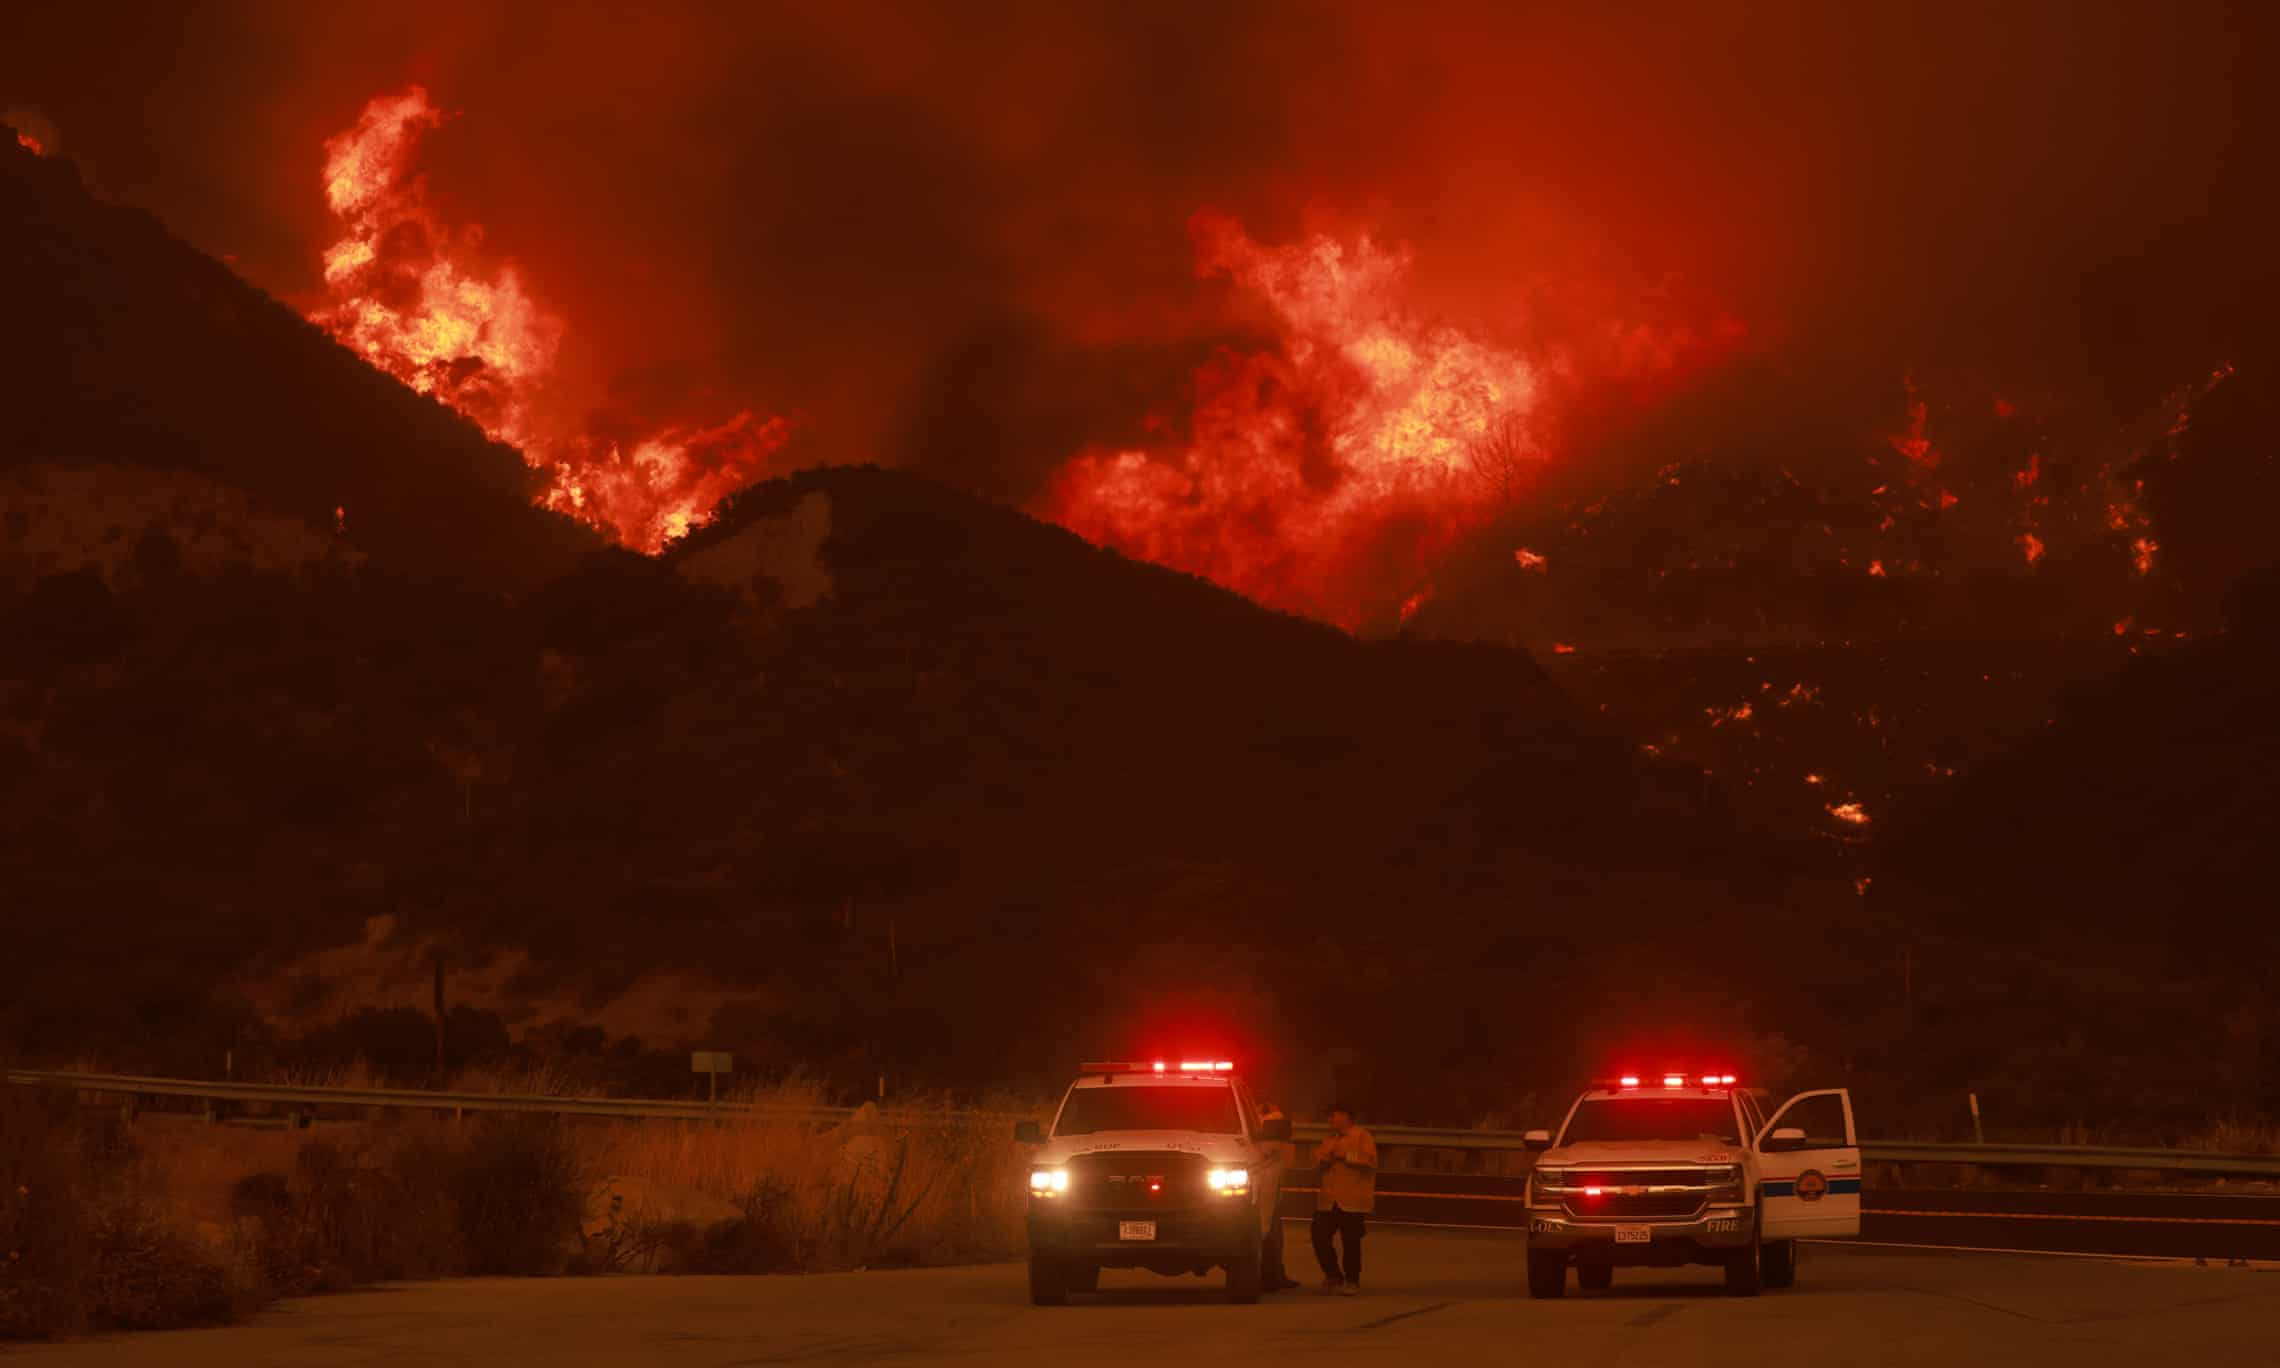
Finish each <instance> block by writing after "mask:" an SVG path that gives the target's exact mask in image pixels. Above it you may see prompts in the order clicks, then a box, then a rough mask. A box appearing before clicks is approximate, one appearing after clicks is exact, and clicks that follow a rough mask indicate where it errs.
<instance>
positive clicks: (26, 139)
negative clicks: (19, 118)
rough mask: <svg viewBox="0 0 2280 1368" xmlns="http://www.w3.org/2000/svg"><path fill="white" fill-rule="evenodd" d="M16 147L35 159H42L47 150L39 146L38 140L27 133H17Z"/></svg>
mask: <svg viewBox="0 0 2280 1368" xmlns="http://www.w3.org/2000/svg"><path fill="white" fill-rule="evenodd" d="M16 146H18V147H21V148H23V149H24V150H25V151H26V152H29V153H31V154H32V155H33V156H35V157H44V156H46V155H47V149H46V148H45V147H42V146H41V145H40V140H39V139H38V138H35V137H33V136H32V135H31V134H29V133H25V132H22V131H19V132H18V133H17V134H16Z"/></svg>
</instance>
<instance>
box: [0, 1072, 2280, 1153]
mask: <svg viewBox="0 0 2280 1368" xmlns="http://www.w3.org/2000/svg"><path fill="white" fill-rule="evenodd" d="M0 1077H5V1079H6V1080H7V1081H8V1082H9V1083H12V1084H16V1085H18V1086H22V1087H44V1088H71V1089H76V1090H78V1091H80V1092H92V1093H104V1094H112V1095H119V1096H126V1097H186V1098H191V1099H194V1100H199V1101H205V1102H261V1103H268V1104H271V1105H273V1106H282V1107H284V1108H287V1109H288V1110H290V1109H294V1108H303V1109H313V1108H316V1107H372V1108H383V1109H392V1110H405V1111H442V1112H451V1113H454V1114H455V1115H456V1114H464V1113H467V1112H508V1113H516V1112H519V1113H526V1114H536V1115H545V1116H587V1117H612V1118H617V1119H620V1120H664V1121H718V1120H721V1119H723V1118H727V1117H752V1118H764V1119H768V1120H781V1121H786V1122H790V1123H794V1124H813V1125H838V1124H842V1123H844V1122H847V1121H850V1120H853V1119H854V1118H855V1117H856V1116H857V1115H858V1114H859V1113H860V1109H858V1108H855V1107H778V1106H768V1105H765V1104H761V1105H755V1104H751V1103H741V1102H675V1101H660V1100H653V1099H647V1098H630V1097H543V1096H530V1095H521V1094H514V1093H470V1092H427V1091H420V1090H416V1089H402V1088H319V1087H301V1086H296V1085H292V1084H281V1083H235V1082H212V1081H203V1080H197V1079H186V1078H144V1077H137V1076H133V1075H126V1074H86V1073H62V1072H50V1071H44V1070H33V1069H10V1070H7V1071H6V1073H5V1074H4V1075H0ZM893 1115H895V1116H896V1117H899V1118H908V1117H913V1116H918V1117H926V1118H935V1119H940V1120H944V1121H960V1122H971V1123H973V1124H977V1125H990V1124H1007V1125H1010V1124H1011V1123H1013V1122H1015V1121H1020V1120H1034V1119H1037V1118H1035V1117H1031V1116H1026V1115H1024V1114H1022V1113H1016V1112H978V1111H920V1112H912V1111H908V1110H903V1109H900V1108H897V1109H895V1111H894V1112H893ZM1291 1130H1292V1134H1293V1136H1294V1137H1295V1138H1297V1139H1301V1140H1318V1139H1321V1138H1322V1137H1323V1136H1326V1135H1328V1134H1329V1133H1330V1130H1329V1127H1327V1126H1324V1125H1320V1124H1318V1123H1311V1122H1308V1123H1300V1124H1298V1125H1295V1126H1293V1127H1292V1128H1291ZM1369 1130H1370V1134H1371V1135H1373V1136H1375V1137H1376V1139H1377V1142H1378V1144H1379V1145H1380V1146H1391V1147H1402V1148H1411V1147H1413V1148H1422V1149H1443V1150H1506V1151H1509V1150H1518V1149H1525V1148H1526V1142H1525V1140H1524V1134H1525V1133H1524V1132H1521V1131H1511V1130H1441V1129H1435V1128H1432V1127H1428V1126H1379V1125H1373V1126H1371V1127H1370V1128H1369ZM1861 1158H1862V1159H1864V1160H1866V1161H1867V1162H1870V1163H1896V1164H1978V1165H1986V1166H2005V1165H2009V1166H2016V1167H2021V1168H2089V1169H2153V1170H2159V1171H2162V1172H2167V1173H2202V1174H2240V1175H2257V1176H2263V1177H2270V1178H2280V1155H2270V1154H2211V1153H2203V1152H2201V1151H2197V1150H2179V1149H2163V1148H2157V1147H2114V1146H2087V1145H2022V1144H1969V1143H1952V1142H1946V1141H1928V1140H1869V1141H1864V1142H1862V1144H1861Z"/></svg>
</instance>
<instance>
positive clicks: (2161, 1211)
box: [1283, 1170, 2280, 1363]
mask: <svg viewBox="0 0 2280 1368" xmlns="http://www.w3.org/2000/svg"><path fill="white" fill-rule="evenodd" d="M1525 1190H1526V1181H1525V1180H1524V1179H1522V1178H1518V1177H1497V1176H1488V1175H1482V1174H1456V1173H1407V1172H1402V1171H1399V1170H1388V1171H1387V1172H1386V1174H1385V1175H1384V1178H1383V1179H1382V1181H1381V1183H1380V1186H1379V1189H1378V1215H1379V1217H1380V1218H1381V1219H1382V1220H1385V1221H1406V1222H1415V1223H1419V1224H1425V1225H1434V1226H1469V1227H1477V1228H1484V1229H1508V1230H1525V1229H1526V1228H1527V1212H1526V1210H1525V1207H1524V1204H1523V1201H1522V1194H1523V1193H1524V1192H1525ZM1862 1202H1863V1205H1864V1208H1865V1209H1864V1210H1863V1212H1862V1215H1861V1237H1862V1238H1863V1239H1865V1240H1872V1241H1882V1242H1888V1243H1893V1244H1921V1245H1944V1246H1949V1247H1958V1248H1966V1249H2033V1250H2051V1251H2069V1252H2075V1253H2097V1254H2138V1255H2150V1256H2159V1257H2168V1258H2187V1259H2210V1260H2215V1261H2218V1262H2222V1261H2224V1260H2227V1259H2259V1260H2262V1259H2273V1260H2280V1195H2274V1194H2272V1193H2269V1192H2265V1193H2241V1192H2216V1191H2200V1192H2159V1191H2124V1190H2117V1189H2110V1188H2106V1189H2099V1188H2091V1189H2075V1190H2072V1191H2061V1190H2054V1189H2010V1190H2005V1189H1987V1188H1936V1189H1934V1188H1915V1189H1899V1188H1892V1187H1886V1186H1880V1185H1878V1184H1876V1183H1875V1181H1874V1180H1873V1178H1872V1179H1871V1182H1870V1185H1869V1188H1868V1190H1867V1191H1866V1192H1865V1193H1864V1194H1862ZM1313 1203H1314V1197H1313V1189H1312V1188H1310V1187H1304V1186H1300V1185H1296V1184H1294V1185H1292V1186H1289V1187H1286V1188H1285V1189H1284V1191H1283V1214H1284V1215H1286V1216H1298V1215H1300V1214H1301V1213H1304V1212H1306V1211H1309V1210H1311V1209H1312V1207H1313ZM2274 1362H2275V1363H2280V1354H2276V1355H2275V1356H2274Z"/></svg>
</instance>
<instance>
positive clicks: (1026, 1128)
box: [1013, 1121, 1045, 1145]
mask: <svg viewBox="0 0 2280 1368" xmlns="http://www.w3.org/2000/svg"><path fill="white" fill-rule="evenodd" d="M1013 1138H1014V1141H1015V1143H1017V1144H1023V1145H1042V1144H1044V1143H1045V1133H1044V1132H1043V1131H1041V1130H1039V1129H1037V1123H1036V1122H1035V1121H1016V1122H1014V1123H1013Z"/></svg>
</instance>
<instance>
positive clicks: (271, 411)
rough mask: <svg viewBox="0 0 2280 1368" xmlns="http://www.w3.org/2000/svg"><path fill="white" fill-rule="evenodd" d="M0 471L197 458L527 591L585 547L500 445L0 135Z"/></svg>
mask: <svg viewBox="0 0 2280 1368" xmlns="http://www.w3.org/2000/svg"><path fill="white" fill-rule="evenodd" d="M0 297H4V298H5V299H6V300H7V301H8V302H7V326H6V328H5V330H4V331H0V415H4V417H0V466H19V465H27V464H34V463H38V464H50V465H67V466H80V465H89V464H94V463H124V464H133V465H145V466H172V467H179V468H183V469H187V470H192V471H196V472H198V473H200V474H202V475H206V476H209V477H211V478H214V479H216V480H220V481H222V482H224V483H226V484H229V485H234V486H237V487H239V488H242V489H244V490H247V491H249V492H251V493H253V494H255V495H257V496H259V497H260V498H261V499H263V500H265V501H266V502H267V503H268V504H269V505H271V506H272V507H274V508H276V509H277V510H279V511H282V512H287V513H291V514H293V515H296V516H298V517H300V518H302V519H304V520H306V521H307V522H308V523H309V524H311V525H312V526H315V527H319V528H328V529H329V528H332V527H334V526H335V522H336V518H335V510H336V509H337V510H340V519H341V521H342V522H344V524H345V526H346V528H347V529H348V535H349V536H350V538H351V540H352V541H353V542H354V544H355V545H356V546H357V547H359V548H361V549H362V550H364V551H367V552H369V553H371V554H373V555H376V556H379V557H382V558H384V559H385V560H387V561H388V562H389V563H390V564H391V565H392V566H394V567H395V568H396V569H398V570H399V571H402V572H404V573H415V574H421V575H441V576H448V577H454V578H461V579H465V580H468V581H470V582H473V583H478V584H483V585H488V586H492V587H496V588H502V589H523V588H528V587H530V586H532V585H534V584H536V583H538V582H540V581H542V580H545V579H548V578H551V577H552V576H554V575H556V574H559V573H561V572H562V571H564V570H566V569H568V568H569V566H570V565H571V563H573V562H574V561H575V560H576V559H577V557H578V556H579V555H580V554H582V553H583V552H585V551H586V550H589V549H591V548H592V547H593V546H594V545H595V544H596V543H595V540H594V538H593V537H592V536H591V535H590V534H589V533H588V532H587V531H586V530H585V529H584V528H582V527H581V526H579V525H578V524H576V523H573V522H571V521H570V520H568V519H566V518H562V517H560V516H557V515H555V514H551V513H547V512H544V511H541V510H539V509H535V508H533V507H532V506H531V502H530V500H531V494H532V490H533V483H532V476H531V473H530V471H529V469H528V468H527V467H526V466H525V465H524V464H523V462H522V460H521V459H520V458H519V457H518V456H517V455H516V454H515V453H514V452H513V451H512V450H510V449H509V448H506V447H503V446H500V445H498V444H497V443H495V442H491V441H489V440H488V439H486V438H485V437H484V436H483V434H482V433H481V432H480V431H479V430H478V429H477V428H476V427H475V426H474V425H473V424H472V423H470V422H468V421H467V420H466V419H465V418H462V417H460V416H459V415H457V414H455V413H453V412H451V411H450V410H449V409H446V408H444V407H443V406H442V405H441V404H438V403H435V402H434V401H432V400H429V399H425V398H422V397H420V396H419V395H416V394H413V393H412V392H410V391H409V390H406V389H405V388H404V387H403V386H401V385H399V384H397V383H396V382H395V381H393V380H391V379H390V378H388V377H387V376H385V375H382V374H380V373H379V372H377V371H375V370H374V369H373V368H372V367H370V366H368V365H366V364H364V362H363V361H361V360H360V359H358V358H357V357H356V356H355V355H354V354H352V353H351V352H349V351H348V350H347V349H346V348H344V347H341V346H339V345H337V344H335V343H334V342H332V341H331V339H329V338H328V337H327V336H326V335H325V334H324V333H323V332H322V331H321V330H320V329H318V328H317V327H316V326H315V325H313V324H311V323H308V322H307V321H305V320H303V319H302V318H300V317H299V316H298V315H296V314H295V313H293V311H292V310H290V309H288V308H286V307H285V306H284V305H282V304H279V303H278V302H277V301H275V300H273V299H271V298H269V297H268V296H267V295H265V294H263V293H261V292H260V291H259V290H256V289H255V288H253V287H252V286H251V285H248V284H246V283H245V282H244V281H243V280H240V279H239V278H238V277H237V276H235V275H233V274H232V273H231V272H230V271H229V270H228V269H227V268H226V267H224V266H223V265H222V264H221V263H219V262H216V261H214V260H213V259H211V258H209V257H207V256H204V255H203V254H201V253H199V252H197V251H195V250H193V249H191V248H190V247H188V246H186V245H184V244H183V243H181V242H179V241H177V240H176V239H174V238H173V237H171V236H169V235H168V233H167V232H166V230H165V229H164V228H163V227H161V226H160V225H159V224H158V223H157V222H156V221H155V220H153V219H152V218H151V217H150V216H149V215H147V214H144V213H142V212H140V211H137V210H134V209H127V208H120V207H116V206H112V205H107V204H103V203H101V202H99V201H97V200H96V199H94V198H93V197H92V196H90V195H89V194H88V193H87V192H86V190H85V189H84V188H83V187H82V186H81V184H80V182H79V177H78V173H77V172H76V170H75V169H74V168H73V167H72V165H71V164H70V163H69V162H67V161H61V160H56V159H53V158H43V157H36V156H34V155H33V154H32V153H31V152H30V151H28V150H26V149H24V148H22V147H19V146H18V145H17V142H16V139H15V137H14V136H13V134H12V133H10V132H7V131H5V130H0Z"/></svg>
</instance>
